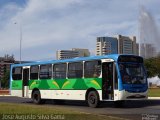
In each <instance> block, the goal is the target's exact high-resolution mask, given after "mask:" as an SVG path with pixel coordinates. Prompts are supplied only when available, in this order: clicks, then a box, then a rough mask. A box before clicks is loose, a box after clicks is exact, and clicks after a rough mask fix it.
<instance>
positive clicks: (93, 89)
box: [85, 87, 100, 100]
mask: <svg viewBox="0 0 160 120" xmlns="http://www.w3.org/2000/svg"><path fill="white" fill-rule="evenodd" d="M90 91H96V92H97V95H98V98H99V100H100V96H99V93H98V91H97V90H96V89H95V88H93V87H92V88H89V89H87V91H86V94H85V100H87V96H88V93H89V92H90Z"/></svg>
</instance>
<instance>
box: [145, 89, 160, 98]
mask: <svg viewBox="0 0 160 120" xmlns="http://www.w3.org/2000/svg"><path fill="white" fill-rule="evenodd" d="M148 96H149V97H160V88H150V89H149V91H148Z"/></svg>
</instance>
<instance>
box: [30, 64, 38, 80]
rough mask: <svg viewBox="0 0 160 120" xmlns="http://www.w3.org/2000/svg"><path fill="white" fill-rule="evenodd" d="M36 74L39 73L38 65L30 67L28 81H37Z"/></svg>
mask: <svg viewBox="0 0 160 120" xmlns="http://www.w3.org/2000/svg"><path fill="white" fill-rule="evenodd" d="M38 73H39V66H38V65H34V66H31V69H30V79H31V80H32V79H38Z"/></svg>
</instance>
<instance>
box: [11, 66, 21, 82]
mask: <svg viewBox="0 0 160 120" xmlns="http://www.w3.org/2000/svg"><path fill="white" fill-rule="evenodd" d="M12 78H13V80H21V79H22V67H15V68H13V69H12Z"/></svg>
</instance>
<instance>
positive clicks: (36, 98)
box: [32, 90, 45, 104]
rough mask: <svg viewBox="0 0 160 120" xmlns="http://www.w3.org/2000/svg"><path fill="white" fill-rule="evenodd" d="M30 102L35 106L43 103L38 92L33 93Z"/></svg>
mask: <svg viewBox="0 0 160 120" xmlns="http://www.w3.org/2000/svg"><path fill="white" fill-rule="evenodd" d="M32 100H33V103H35V104H42V103H45V100H42V99H41V94H40V92H39V90H36V91H33V94H32Z"/></svg>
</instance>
